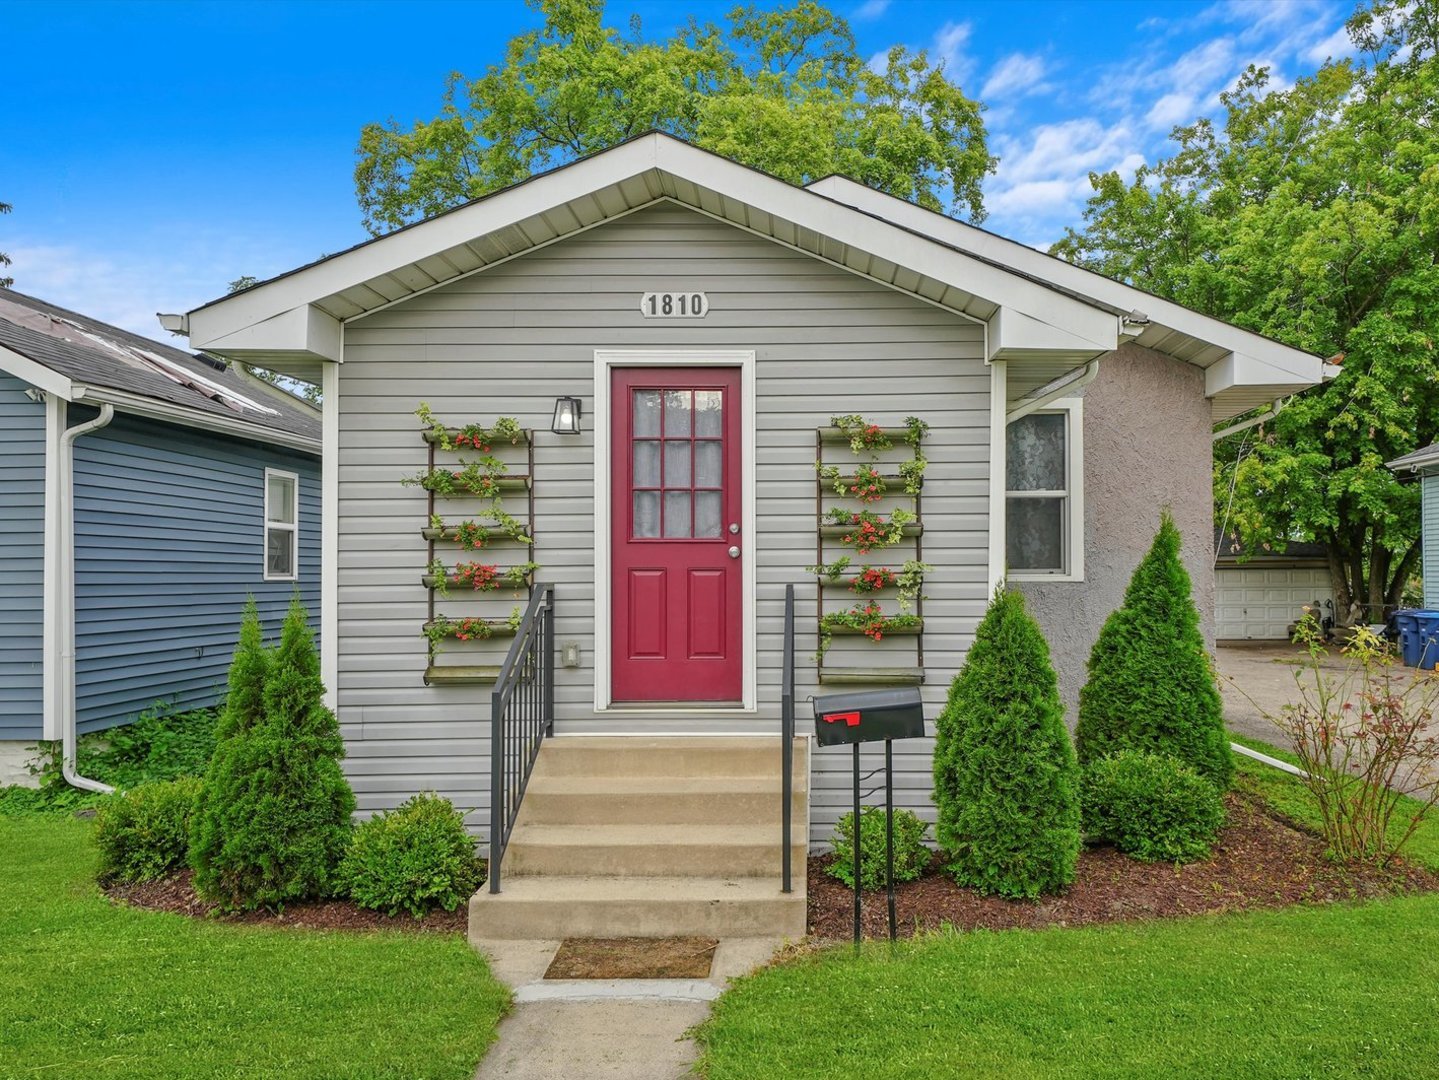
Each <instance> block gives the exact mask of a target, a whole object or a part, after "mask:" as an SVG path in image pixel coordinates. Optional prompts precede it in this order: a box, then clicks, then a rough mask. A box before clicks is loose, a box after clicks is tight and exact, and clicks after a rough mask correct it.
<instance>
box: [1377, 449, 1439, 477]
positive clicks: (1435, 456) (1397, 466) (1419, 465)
mask: <svg viewBox="0 0 1439 1080" xmlns="http://www.w3.org/2000/svg"><path fill="white" fill-rule="evenodd" d="M1436 465H1439V446H1426V447H1425V448H1424V449H1423V450H1415V451H1414V453H1412V454H1405V455H1404V456H1403V457H1401V458H1395V459H1394V460H1393V461H1391V462H1388V467H1389V468H1391V469H1394V470H1396V471H1398V470H1402V469H1408V470H1410V471H1411V472H1417V471H1419V470H1420V469H1429V468H1433V467H1434V466H1436Z"/></svg>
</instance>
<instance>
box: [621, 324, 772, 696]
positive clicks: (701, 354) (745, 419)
mask: <svg viewBox="0 0 1439 1080" xmlns="http://www.w3.org/2000/svg"><path fill="white" fill-rule="evenodd" d="M632 367H673V368H685V367H734V368H739V369H740V484H741V485H742V487H743V490H742V492H741V496H742V499H741V505H740V535H739V547H740V573H741V575H742V581H741V583H740V608H741V614H742V617H743V619H744V625H743V627H742V628H741V638H742V642H743V644H742V656H741V660H740V663H741V666H742V677H743V683H742V689H743V696H742V698H741V700H742V701H743V702H744V707H743V708H739V709H711V708H696V709H684V708H678V709H677V708H674V707H664V708H663V712H664V713H665V715H667V716H668V715H673V714H675V713H677V712H688V713H695V714H699V715H705V716H740V715H745V714H753V713H755V712H757V711H758V708H757V703H756V692H755V681H756V680H755V660H756V656H757V640H758V639H757V634H756V628H755V623H756V622H757V619H756V618H755V567H756V558H755V549H756V546H757V541H758V537H757V536H756V535H755V520H756V515H755V456H756V452H755V354H754V350H753V349H596V350H595V399H594V400H595V405H594V413H593V415H594V430H595V711H596V712H603V713H637V714H650V715H652V714H653V713H654V712H655V711H656V710H654V709H646V708H635V707H633V706H628V707H624V708H620V709H616V708H614V707H613V706H612V705H611V703H610V661H611V652H610V578H611V574H612V573H613V569H612V567H611V565H610V526H611V506H612V505H613V500H612V499H611V490H610V489H611V483H612V480H613V476H612V474H611V471H610V372H611V371H612V370H613V369H614V368H632Z"/></svg>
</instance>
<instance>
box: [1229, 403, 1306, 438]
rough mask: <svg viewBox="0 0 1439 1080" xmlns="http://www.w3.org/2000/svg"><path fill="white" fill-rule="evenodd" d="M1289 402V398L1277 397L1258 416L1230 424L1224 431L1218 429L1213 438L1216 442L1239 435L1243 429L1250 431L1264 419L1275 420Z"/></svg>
mask: <svg viewBox="0 0 1439 1080" xmlns="http://www.w3.org/2000/svg"><path fill="white" fill-rule="evenodd" d="M1288 404H1289V399H1288V398H1275V399H1274V404H1272V405H1270V406H1269V408H1267V409H1265V410H1264V411H1263V412H1262V413H1260V414H1259V415H1258V416H1251V417H1250V418H1249V419H1248V420H1241V421H1239V423H1237V424H1230V425H1229V426H1228V427H1227V428H1224V429H1223V430H1222V431H1216V432H1215V433H1214V435H1213V439H1214V441H1215V442H1218V441H1219V440H1220V439H1223V438H1226V437H1227V436H1230V435H1237V434H1238V433H1239V432H1241V431H1248V430H1249V429H1250V428H1252V427H1256V426H1258V425H1259V424H1262V423H1264V421H1266V420H1273V419H1274V418H1275V417H1276V416H1278V415H1279V414H1280V412H1282V411H1283V409H1284V406H1286V405H1288Z"/></svg>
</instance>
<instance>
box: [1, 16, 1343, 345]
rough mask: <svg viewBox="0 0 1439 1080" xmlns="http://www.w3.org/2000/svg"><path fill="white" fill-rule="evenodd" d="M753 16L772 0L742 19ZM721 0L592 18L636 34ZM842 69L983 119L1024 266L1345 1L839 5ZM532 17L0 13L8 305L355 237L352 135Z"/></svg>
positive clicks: (175, 281)
mask: <svg viewBox="0 0 1439 1080" xmlns="http://www.w3.org/2000/svg"><path fill="white" fill-rule="evenodd" d="M762 2H763V3H765V5H766V6H769V4H770V3H772V2H773V0H762ZM733 6H735V5H734V2H733V0H725V2H722V3H718V2H712V0H675V2H668V0H629V2H626V0H610V2H609V7H608V12H607V21H608V22H609V23H610V24H611V25H615V26H619V27H621V28H623V27H624V26H625V25H626V23H627V21H628V16H629V14H630V13H631V12H634V13H637V14H638V15H639V16H640V18H641V20H642V22H643V25H644V27H645V31H646V34H647V35H648V36H654V37H659V36H667V35H668V33H669V32H670V31H671V30H672V29H673V28H674V27H675V26H676V25H678V24H679V23H681V22H683V21H684V20H685V18H686V17H687V16H688V15H690V14H695V15H697V16H699V17H701V18H715V19H718V18H720V17H721V16H723V14H724V13H725V12H726V11H728V10H729V9H730V8H731V7H733ZM832 6H834V7H835V9H836V10H838V11H840V12H841V13H842V14H844V15H846V16H847V17H848V18H849V19H850V20H851V23H852V25H853V28H854V30H855V33H856V36H857V37H858V39H859V42H860V47H861V50H862V51H863V52H864V54H865V55H873V54H877V53H881V52H883V51H884V50H885V49H887V48H888V47H889V46H891V45H893V44H896V43H903V44H906V45H909V46H912V47H915V48H924V49H927V50H928V51H929V52H930V55H931V56H932V57H942V58H943V59H944V60H945V63H946V65H947V70H948V72H949V73H950V75H951V77H952V78H956V79H957V81H958V82H959V83H960V85H961V86H963V87H964V88H965V90H966V92H968V93H969V94H970V95H971V96H977V97H978V98H979V99H980V100H981V101H983V102H984V103H985V104H986V106H987V107H988V112H987V113H986V122H987V124H988V125H989V131H990V147H991V150H992V152H994V153H996V154H998V155H999V157H1000V159H1001V160H1000V166H999V171H998V173H997V174H996V175H994V176H992V177H990V178H989V180H988V182H987V184H986V186H985V200H986V205H987V207H988V209H989V214H990V216H989V219H988V221H987V222H986V225H987V227H989V228H991V229H993V230H995V231H996V232H1000V233H1003V234H1005V235H1008V236H1012V237H1014V238H1015V239H1018V240H1022V241H1024V242H1025V243H1029V244H1034V245H1036V246H1043V245H1047V244H1048V243H1050V242H1051V241H1053V240H1055V239H1057V238H1058V237H1059V236H1060V235H1061V234H1062V233H1063V230H1064V227H1065V226H1066V225H1070V224H1075V223H1077V222H1078V221H1079V217H1080V211H1081V210H1082V208H1083V204H1084V199H1085V196H1086V194H1087V192H1088V181H1087V179H1086V177H1087V174H1088V173H1089V172H1090V171H1091V170H1101V171H1102V170H1106V169H1112V168H1118V169H1120V170H1121V171H1125V172H1129V171H1132V170H1133V169H1134V167H1135V166H1136V165H1137V164H1139V163H1140V162H1141V161H1143V160H1153V159H1154V158H1155V157H1157V156H1162V155H1164V154H1165V153H1166V152H1167V150H1166V147H1172V144H1169V143H1168V133H1169V130H1170V129H1171V127H1172V126H1173V125H1174V124H1176V123H1187V122H1190V121H1192V120H1193V119H1194V118H1195V117H1197V116H1199V115H1215V114H1216V113H1217V110H1218V108H1219V104H1218V94H1219V92H1220V91H1221V90H1223V89H1224V88H1225V87H1226V86H1228V85H1230V84H1232V83H1233V81H1234V79H1235V78H1236V76H1238V74H1239V73H1240V72H1241V71H1243V69H1244V67H1245V65H1247V64H1249V63H1263V64H1268V65H1269V66H1270V67H1271V68H1272V69H1273V71H1274V73H1275V76H1276V81H1277V82H1279V83H1280V84H1281V85H1283V84H1285V83H1288V82H1291V81H1292V80H1293V79H1295V78H1297V77H1298V76H1300V75H1303V74H1307V73H1308V72H1310V71H1312V70H1314V69H1315V68H1316V67H1318V66H1319V65H1320V64H1321V63H1323V61H1324V59H1325V57H1326V56H1336V57H1337V56H1341V55H1346V54H1347V53H1348V51H1349V43H1348V40H1347V38H1346V37H1345V36H1344V34H1343V32H1342V27H1343V21H1344V19H1345V17H1346V16H1347V15H1348V13H1349V11H1350V10H1351V7H1352V5H1350V4H1348V3H1345V2H1343V0H1217V2H1216V0H1208V2H1191V0H1134V2H1131V0H1100V2H1093V0H1085V2H1081V0H1071V2H1058V0H1033V2H1027V0H1010V2H1002V3H996V2H983V0H979V2H976V0H969V2H964V3H960V2H956V0H838V2H836V3H834V4H833V5H832ZM536 21H537V15H536V13H535V12H533V11H532V10H531V9H529V8H528V7H526V6H525V5H524V4H523V3H521V2H520V0H513V2H511V0H491V2H487V3H464V2H460V0H452V2H448V3H436V2H420V0H417V2H411V3H399V2H377V0H370V2H349V0H331V2H325V3H320V2H312V3H293V2H283V0H268V2H265V0H262V2H258V3H256V2H251V3H231V2H224V3H181V2H179V0H172V2H161V3H129V2H119V0H114V2H109V3H63V2H57V0H48V2H45V3H32V2H24V3H19V2H13V0H11V2H6V0H0V37H3V39H4V43H5V48H4V54H5V62H4V73H5V79H4V82H5V90H4V103H5V104H4V108H3V109H0V201H4V202H9V203H11V204H13V205H14V208H15V209H14V212H13V213H11V214H9V215H7V216H4V217H0V251H5V252H7V253H8V254H9V255H10V256H11V257H12V259H13V260H14V266H12V267H11V268H10V271H9V272H10V273H11V274H13V275H14V277H15V287H16V288H18V289H20V290H22V291H25V292H30V293H32V294H34V295H37V296H41V297H43V298H45V299H48V300H52V301H54V302H57V303H61V304H64V305H67V306H69V307H72V308H76V309H79V310H81V311H83V312H85V313H87V314H89V315H92V316H95V317H98V318H102V319H105V320H108V321H110V322H114V323H117V324H119V325H121V326H125V327H128V328H130V329H133V330H136V331H138V332H141V333H145V334H148V335H151V336H157V335H159V334H160V333H161V331H160V330H159V328H158V326H157V325H156V323H155V320H154V312H156V311H181V310H186V309H188V308H191V307H194V306H196V305H197V304H199V303H202V302H204V301H205V300H209V299H212V298H213V297H215V296H217V295H220V294H222V293H223V292H224V291H225V287H226V283H227V282H229V281H231V280H232V279H234V278H237V277H239V276H241V275H244V274H253V275H255V276H257V277H262V278H263V277H268V276H270V275H272V274H276V273H280V272H282V271H284V270H287V269H290V268H291V267H293V266H296V265H299V264H300V263H304V262H308V261H310V260H312V259H314V258H316V257H318V256H319V255H321V254H323V253H326V252H333V251H338V250H340V249H342V248H345V247H348V246H349V245H351V244H353V243H355V242H357V241H359V240H362V239H364V238H365V236H366V233H365V232H364V230H363V228H362V227H361V224H360V214H359V211H358V208H357V207H356V204H355V198H354V187H353V179H352V171H353V168H354V160H355V159H354V149H355V142H356V138H357V136H358V134H359V130H360V127H361V125H363V124H365V123H366V122H369V121H372V120H383V119H386V118H389V117H392V116H393V117H395V118H397V119H399V120H400V121H401V122H402V123H404V122H408V121H411V120H414V119H419V118H428V117H431V116H433V115H434V114H435V113H436V111H437V110H438V104H439V99H440V93H441V90H442V88H443V84H444V79H445V77H446V75H447V74H448V73H449V72H451V71H460V72H462V73H465V74H468V75H470V76H475V75H478V74H480V73H481V72H483V70H484V69H485V67H486V66H488V65H489V64H491V63H495V62H497V61H498V60H499V59H500V57H501V55H502V53H503V49H504V45H505V42H506V41H507V40H508V39H509V38H510V37H511V36H513V35H514V34H515V33H518V32H520V31H522V30H524V29H526V28H527V27H529V26H531V25H533V24H534V23H535V22H536Z"/></svg>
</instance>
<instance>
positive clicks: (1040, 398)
mask: <svg viewBox="0 0 1439 1080" xmlns="http://www.w3.org/2000/svg"><path fill="white" fill-rule="evenodd" d="M1098 374H1099V360H1098V358H1096V359H1094V360H1091V361H1090V362H1089V363H1087V364H1085V365H1084V367H1082V368H1075V369H1074V370H1073V371H1066V372H1065V373H1064V374H1063V375H1061V376H1059V378H1057V379H1053V380H1051V381H1050V382H1047V383H1045V384H1044V385H1043V386H1041V387H1040V388H1039V389H1038V390H1036V391H1034V393H1032V394H1030V395H1029V396H1028V397H1026V398H1024V400H1022V401H1021V402H1020V403H1019V404H1018V405H1016V406H1015V407H1014V408H1012V409H1010V410H1009V412H1007V413H1005V415H1004V422H1005V423H1006V424H1012V423H1014V422H1015V421H1016V420H1020V419H1023V418H1024V417H1026V416H1028V415H1029V414H1030V413H1032V412H1035V411H1036V410H1038V409H1042V408H1044V407H1045V406H1046V405H1048V404H1049V403H1050V402H1052V401H1057V400H1059V399H1060V398H1062V397H1065V396H1066V395H1068V394H1072V393H1074V391H1076V390H1080V389H1083V388H1084V387H1086V386H1088V385H1089V384H1090V383H1092V382H1093V381H1094V377H1095V376H1096V375H1098Z"/></svg>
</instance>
